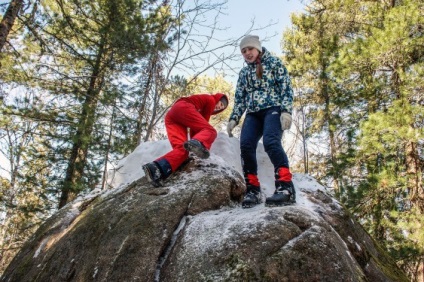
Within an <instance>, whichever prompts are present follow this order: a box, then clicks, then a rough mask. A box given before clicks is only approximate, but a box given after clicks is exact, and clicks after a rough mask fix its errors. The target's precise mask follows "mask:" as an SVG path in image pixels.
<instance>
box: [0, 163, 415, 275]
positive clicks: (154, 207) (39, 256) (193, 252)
mask: <svg viewBox="0 0 424 282" xmlns="http://www.w3.org/2000/svg"><path fill="white" fill-rule="evenodd" d="M294 184H295V187H296V191H297V196H298V202H297V204H295V205H293V206H286V207H276V208H267V207H264V205H263V204H261V205H259V206H256V207H254V208H251V209H242V208H241V206H240V204H239V202H240V201H241V199H242V196H243V192H244V184H243V179H242V177H241V176H240V174H239V173H238V172H237V171H235V170H234V169H233V168H231V167H225V166H221V165H214V164H212V163H207V162H205V161H203V160H198V159H195V160H193V161H192V162H190V163H189V164H188V165H186V167H185V168H184V169H183V170H182V171H180V172H177V173H175V174H174V175H173V176H172V177H171V178H170V179H169V180H168V181H167V182H166V183H165V186H164V187H162V188H152V186H151V185H149V184H148V183H146V180H145V178H144V177H143V178H141V179H139V180H137V181H135V182H133V183H131V184H129V185H125V186H122V187H120V188H116V189H112V190H107V191H102V192H97V193H95V192H93V193H91V194H89V195H86V196H85V197H81V198H79V199H77V200H75V201H74V202H72V203H70V204H68V205H67V206H65V207H64V208H63V209H61V210H60V211H59V212H57V213H56V214H55V215H53V216H52V217H51V218H50V219H49V220H47V221H46V222H45V223H44V224H43V225H42V226H41V227H40V228H39V230H38V231H37V232H36V233H35V234H34V236H33V237H32V238H31V239H30V240H29V241H28V242H27V243H26V244H25V246H24V247H23V248H22V250H21V251H20V252H19V253H18V254H17V256H16V257H15V258H14V260H13V261H12V262H11V264H10V265H9V267H8V268H7V270H6V271H5V273H4V274H3V276H2V278H1V281H19V282H22V281H43V282H44V281H373V282H375V281H408V279H407V278H406V276H405V275H404V274H403V273H402V272H401V271H400V270H399V269H398V268H397V267H396V265H395V264H394V262H393V261H391V260H390V258H389V256H388V255H387V254H386V253H385V252H384V251H383V250H382V249H380V248H379V246H378V245H377V244H376V243H375V242H373V241H372V240H371V238H370V236H369V235H368V234H367V233H366V232H365V231H364V230H363V228H362V227H361V226H360V225H359V224H358V223H357V222H356V221H355V220H354V219H353V218H352V217H350V215H349V214H348V213H347V212H346V211H345V210H344V208H343V207H342V206H341V205H340V204H339V203H338V202H337V201H336V200H335V199H334V198H333V197H332V196H331V195H330V194H329V193H327V192H326V191H325V188H324V187H322V186H321V185H319V184H318V183H317V182H316V181H315V180H314V179H313V178H311V177H309V176H307V175H301V174H295V175H294Z"/></svg>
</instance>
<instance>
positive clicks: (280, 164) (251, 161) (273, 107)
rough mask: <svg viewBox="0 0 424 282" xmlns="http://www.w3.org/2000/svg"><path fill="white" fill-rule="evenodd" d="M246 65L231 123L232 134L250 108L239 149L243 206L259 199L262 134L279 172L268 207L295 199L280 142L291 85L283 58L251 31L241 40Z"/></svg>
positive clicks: (287, 117) (287, 126) (285, 127)
mask: <svg viewBox="0 0 424 282" xmlns="http://www.w3.org/2000/svg"><path fill="white" fill-rule="evenodd" d="M240 50H241V53H242V55H243V58H244V59H245V61H246V63H247V65H246V66H245V67H243V68H242V69H241V71H240V73H239V78H238V81H237V88H236V92H235V101H234V108H233V111H232V113H231V115H230V120H229V122H228V125H227V131H228V135H229V136H232V130H233V129H234V127H235V126H236V125H237V124H238V123H239V121H240V118H241V116H242V115H243V113H244V112H246V117H245V120H244V122H243V126H242V130H241V135H240V150H241V160H242V167H243V173H244V178H245V181H246V193H245V196H244V199H243V202H242V207H243V208H249V207H253V206H254V205H256V204H259V203H260V202H261V196H260V193H261V187H260V182H259V179H258V164H257V159H256V148H257V146H258V142H259V140H260V139H261V137H263V144H264V148H265V151H266V152H267V154H268V157H269V158H270V160H271V162H272V164H273V166H274V173H275V192H274V194H273V195H272V196H271V197H269V198H267V199H266V203H265V204H266V205H267V206H281V205H287V204H292V203H295V202H296V194H295V189H294V186H293V182H292V174H291V172H290V169H289V161H288V158H287V155H286V153H285V151H284V149H283V146H282V144H281V138H282V135H283V131H284V130H289V129H290V127H291V123H292V117H291V112H292V104H293V90H292V87H291V81H290V77H289V74H288V72H287V69H286V68H285V66H284V65H283V63H282V61H281V60H280V59H279V58H277V57H275V56H273V55H271V53H270V52H269V51H268V50H267V49H265V47H262V46H261V42H260V41H259V37H258V36H256V35H247V36H245V37H244V38H243V39H242V40H241V42H240Z"/></svg>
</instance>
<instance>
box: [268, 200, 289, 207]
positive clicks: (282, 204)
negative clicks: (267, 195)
mask: <svg viewBox="0 0 424 282" xmlns="http://www.w3.org/2000/svg"><path fill="white" fill-rule="evenodd" d="M294 204H296V201H289V202H282V203H267V202H265V207H284V206H291V205H294Z"/></svg>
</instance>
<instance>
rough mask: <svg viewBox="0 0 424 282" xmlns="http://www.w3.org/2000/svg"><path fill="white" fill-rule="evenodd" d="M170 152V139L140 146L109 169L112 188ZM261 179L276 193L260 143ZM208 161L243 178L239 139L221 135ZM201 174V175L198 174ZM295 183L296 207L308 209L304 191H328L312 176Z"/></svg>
mask: <svg viewBox="0 0 424 282" xmlns="http://www.w3.org/2000/svg"><path fill="white" fill-rule="evenodd" d="M169 150H171V145H170V144H169V141H168V140H160V141H156V142H145V143H142V144H140V146H138V147H137V148H136V149H135V150H134V152H133V153H131V154H129V155H128V156H127V157H125V158H124V159H122V160H121V161H120V162H119V163H118V165H117V166H116V167H115V168H114V169H112V170H109V176H108V184H109V185H110V186H111V187H112V190H113V189H117V188H119V187H124V186H126V185H128V184H130V183H132V182H133V181H135V180H137V179H139V178H141V177H143V176H144V172H143V170H142V168H141V167H142V165H143V164H145V163H148V162H151V161H153V160H155V159H156V158H158V157H160V156H162V155H164V154H165V153H167V152H168V151H169ZM257 159H258V176H259V180H260V182H261V187H262V190H263V193H264V194H265V195H266V196H269V195H271V194H272V193H274V168H273V166H272V164H271V161H270V160H269V158H268V155H267V154H266V153H265V150H264V147H263V144H262V143H259V146H258V149H257ZM205 162H210V163H214V164H218V165H222V166H231V167H233V168H234V169H235V170H236V171H238V172H239V173H240V174H241V175H243V172H242V167H241V161H240V143H239V139H237V138H235V137H231V138H230V137H229V136H228V135H227V134H225V133H222V132H220V133H219V134H218V137H217V139H216V140H215V142H214V143H213V145H212V148H211V156H210V158H209V159H207V160H205ZM199 173H200V172H199ZM196 176H197V174H196V173H190V175H188V177H196ZM293 183H294V186H295V188H296V191H297V194H296V196H297V197H296V201H297V205H301V206H305V207H309V206H310V205H312V203H311V202H309V201H307V200H306V199H305V198H304V197H303V193H302V191H301V189H302V190H313V191H315V190H318V189H319V190H322V191H325V188H324V187H323V186H321V185H320V184H318V183H317V182H316V181H315V180H314V179H313V178H312V177H310V176H308V175H303V174H296V173H295V174H294V175H293Z"/></svg>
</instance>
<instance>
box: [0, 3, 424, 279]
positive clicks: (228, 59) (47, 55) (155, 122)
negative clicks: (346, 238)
mask: <svg viewBox="0 0 424 282" xmlns="http://www.w3.org/2000/svg"><path fill="white" fill-rule="evenodd" d="M303 4H304V9H303V10H302V11H299V12H297V13H294V14H292V15H291V26H290V27H289V28H286V29H284V30H281V34H280V35H279V36H280V38H281V51H282V56H281V58H282V60H283V62H284V63H285V65H286V66H287V68H288V70H289V72H290V75H291V78H292V83H293V87H294V89H295V107H294V108H295V111H294V113H293V117H294V126H293V127H292V130H291V132H290V134H289V135H287V136H286V137H289V138H286V139H290V142H287V141H285V148H286V150H287V152H288V154H289V158H290V160H291V162H292V167H293V171H294V172H299V173H307V174H310V175H312V176H313V177H315V178H316V179H317V180H319V181H320V182H322V183H323V184H324V185H325V186H327V187H329V188H330V189H331V191H332V192H333V193H334V195H335V197H337V199H338V200H339V201H340V202H341V203H343V204H344V205H345V206H346V207H347V208H348V209H349V210H350V211H351V213H352V214H353V215H354V216H356V217H357V218H358V220H359V221H360V222H361V223H362V225H363V226H364V228H365V229H366V230H367V231H368V232H369V233H370V234H371V235H372V236H373V238H374V239H375V240H376V241H378V242H379V243H380V244H381V245H382V247H384V248H385V249H386V250H387V251H388V252H389V253H390V254H391V256H392V257H393V259H394V260H396V262H397V263H398V265H399V266H400V267H401V268H402V269H403V270H405V271H406V272H407V273H408V275H409V277H410V279H411V281H423V280H424V274H423V265H424V216H423V212H424V190H423V189H424V188H423V170H424V153H423V147H424V130H423V128H424V127H423V125H424V94H423V91H424V83H423V80H424V60H423V59H424V36H423V35H424V0H372V1H371V0H369V1H357V0H310V1H308V2H307V3H306V2H303ZM227 5H228V3H227V1H222V2H218V1H207V0H196V1H184V0H169V1H165V0H163V1H156V0H149V1H142V0H125V1H115V0H90V1H88V0H27V1H24V0H11V1H3V3H2V4H0V11H1V13H2V15H3V17H2V21H1V24H0V113H1V114H0V150H1V151H0V153H1V154H2V157H3V159H2V163H1V164H0V199H1V201H0V273H1V272H2V271H3V270H4V269H5V267H6V266H7V264H8V263H9V262H10V260H11V258H12V257H13V256H14V254H15V253H16V252H17V251H18V250H19V248H20V247H21V246H22V244H23V243H24V242H25V240H26V239H27V238H28V237H29V236H30V235H31V234H32V233H33V232H34V231H35V230H36V229H37V227H38V226H39V225H40V224H41V223H42V222H43V221H44V220H45V219H46V218H47V217H49V216H50V215H51V214H52V213H54V212H55V211H57V209H58V208H61V207H63V206H64V205H66V203H68V202H70V201H72V200H73V199H74V198H75V197H76V196H77V195H79V194H81V193H87V192H89V191H91V190H92V189H95V188H100V189H108V184H107V181H106V179H107V171H108V169H112V170H113V169H119V168H118V167H116V166H115V164H116V163H117V161H118V160H119V159H121V158H122V157H124V156H126V155H127V154H129V153H130V152H132V151H133V150H134V149H135V148H136V147H137V146H138V145H139V144H140V143H141V142H145V141H149V140H159V139H164V138H166V136H165V133H164V129H163V122H162V121H163V115H164V113H165V112H166V110H167V109H168V107H169V106H170V105H171V104H172V101H174V100H175V99H176V98H178V97H181V96H185V95H189V94H191V93H199V92H203V93H205V92H206V93H214V92H224V93H229V94H230V95H233V93H234V76H235V75H236V74H237V73H238V71H239V69H240V68H241V63H239V64H238V65H237V67H236V68H235V67H234V64H233V62H234V61H237V60H240V55H239V50H238V42H239V40H240V39H241V38H242V37H243V36H244V35H245V34H248V33H254V34H259V35H261V31H262V30H263V29H264V26H262V27H257V26H256V25H255V22H254V20H253V21H252V25H251V26H250V27H249V26H248V27H246V29H245V30H242V31H240V34H239V36H236V37H230V36H228V37H225V36H222V34H223V32H224V34H225V30H226V27H225V26H222V25H220V17H222V15H223V14H225V11H226V7H227ZM270 25H272V23H270ZM266 36H268V35H266ZM266 36H265V38H263V39H264V40H265V41H266ZM261 37H262V35H261ZM264 45H265V46H266V44H264ZM224 50H225V51H224ZM270 51H274V52H275V51H280V50H270ZM228 114H229V111H228V112H227V115H228ZM227 118H228V116H225V115H222V116H220V117H216V118H214V119H213V120H212V123H213V125H214V126H215V127H216V128H217V129H218V130H221V129H222V128H224V127H225V123H226V120H227ZM286 142H287V143H286ZM3 160H5V161H4V162H3Z"/></svg>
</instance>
